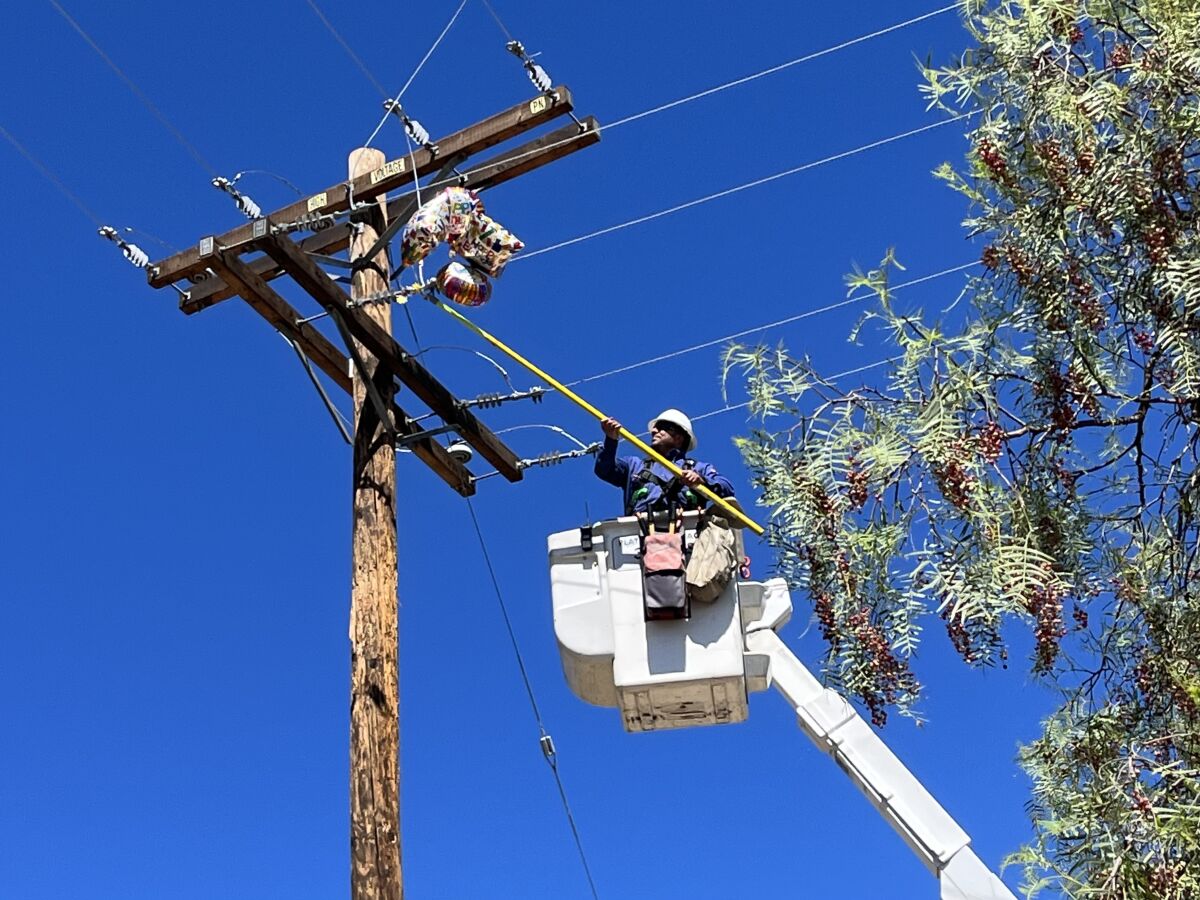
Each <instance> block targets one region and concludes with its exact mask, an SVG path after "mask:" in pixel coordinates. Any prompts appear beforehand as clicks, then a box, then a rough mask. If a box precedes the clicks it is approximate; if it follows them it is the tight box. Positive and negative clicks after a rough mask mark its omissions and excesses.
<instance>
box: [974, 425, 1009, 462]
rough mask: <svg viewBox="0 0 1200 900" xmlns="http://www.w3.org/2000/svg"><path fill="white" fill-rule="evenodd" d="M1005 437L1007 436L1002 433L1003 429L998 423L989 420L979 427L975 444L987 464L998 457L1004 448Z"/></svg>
mask: <svg viewBox="0 0 1200 900" xmlns="http://www.w3.org/2000/svg"><path fill="white" fill-rule="evenodd" d="M1006 439H1007V436H1006V435H1005V433H1004V429H1003V428H1001V427H1000V423H999V422H994V421H991V420H989V421H988V422H987V424H986V425H984V426H983V428H981V429H980V431H979V437H978V438H977V439H976V441H975V446H976V447H977V448H978V450H979V455H980V456H982V457H983V458H984V461H986V462H987V463H988V465H993V464H995V462H996V460H998V459H999V458H1000V453H1001V451H1002V450H1003V449H1004V441H1005V440H1006Z"/></svg>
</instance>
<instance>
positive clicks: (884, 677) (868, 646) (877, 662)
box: [848, 609, 916, 728]
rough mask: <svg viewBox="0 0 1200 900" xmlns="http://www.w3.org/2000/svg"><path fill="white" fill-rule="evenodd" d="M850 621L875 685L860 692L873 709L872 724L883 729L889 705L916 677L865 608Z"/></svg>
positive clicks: (907, 690) (911, 687)
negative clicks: (864, 653)
mask: <svg viewBox="0 0 1200 900" xmlns="http://www.w3.org/2000/svg"><path fill="white" fill-rule="evenodd" d="M848 624H849V625H850V627H851V628H852V629H853V631H854V637H855V639H856V640H857V641H858V643H859V644H860V645H861V646H862V648H863V650H864V651H866V654H867V665H868V667H869V668H870V670H871V677H872V679H873V680H874V685H873V686H872V687H871V688H869V689H864V690H863V691H862V693H861V697H862V700H863V703H865V704H866V705H867V709H868V710H870V712H871V724H872V725H874V726H875V727H876V728H882V727H883V726H884V725H885V724H887V707H888V706H889V705H891V704H893V703H895V702H896V700H897V699H898V698H899V697H900V695H901V694H902V693H911V692H913V691H914V690H915V688H916V680H915V679H914V678H913V676H912V673H911V672H909V671H908V666H907V664H905V663H904V662H903V661H902V660H901V659H900V658H899V657H897V656H896V654H894V653H893V652H892V648H891V647H890V646H889V645H888V640H887V638H886V637H885V636H884V633H883V629H881V628H880V627H879V626H878V625H873V624H872V623H871V620H870V616H869V615H868V613H867V611H866V610H865V609H860V610H859V611H858V612H856V613H854V614H853V615H852V616H850V618H849V620H848Z"/></svg>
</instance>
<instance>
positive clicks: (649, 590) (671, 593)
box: [642, 522, 691, 622]
mask: <svg viewBox="0 0 1200 900" xmlns="http://www.w3.org/2000/svg"><path fill="white" fill-rule="evenodd" d="M642 586H643V595H642V596H643V599H644V604H645V615H646V621H647V622H650V621H654V620H658V619H686V618H688V617H689V616H690V615H691V605H690V603H689V601H688V592H687V584H686V582H685V581H684V553H683V533H682V531H680V530H678V529H677V528H676V527H675V523H674V522H672V523H671V525H670V528H669V529H668V531H667V532H665V533H664V532H661V531H659V532H656V531H655V530H654V524H653V522H651V523H650V526H649V532H648V533H647V534H645V535H644V536H643V537H642Z"/></svg>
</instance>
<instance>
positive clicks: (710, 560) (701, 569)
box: [686, 511, 738, 603]
mask: <svg viewBox="0 0 1200 900" xmlns="http://www.w3.org/2000/svg"><path fill="white" fill-rule="evenodd" d="M737 567H738V556H737V540H736V538H734V536H733V529H731V528H730V526H729V521H728V520H727V519H725V518H724V517H723V516H719V515H716V514H715V513H713V512H711V511H709V512H707V513H705V514H704V519H703V520H702V522H701V525H700V530H699V533H698V534H697V536H696V543H695V544H694V545H693V546H692V555H691V557H690V558H689V559H688V562H687V576H686V581H687V592H688V598H689V599H691V600H698V601H700V602H701V603H712V602H713V601H714V600H716V599H717V598H718V597H720V596H721V594H722V593H723V592H724V590H725V586H726V585H727V584H729V579H730V578H732V577H733V573H734V572H736V571H737Z"/></svg>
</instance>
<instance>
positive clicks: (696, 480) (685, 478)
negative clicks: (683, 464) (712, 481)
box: [679, 469, 708, 487]
mask: <svg viewBox="0 0 1200 900" xmlns="http://www.w3.org/2000/svg"><path fill="white" fill-rule="evenodd" d="M679 480H680V481H682V482H683V483H684V484H686V485H687V486H688V487H696V486H697V485H700V484H707V483H708V482H706V481H705V480H704V479H703V478H702V477H700V473H699V472H697V471H696V470H695V469H684V470H683V473H682V474H681V475H680V476H679Z"/></svg>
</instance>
